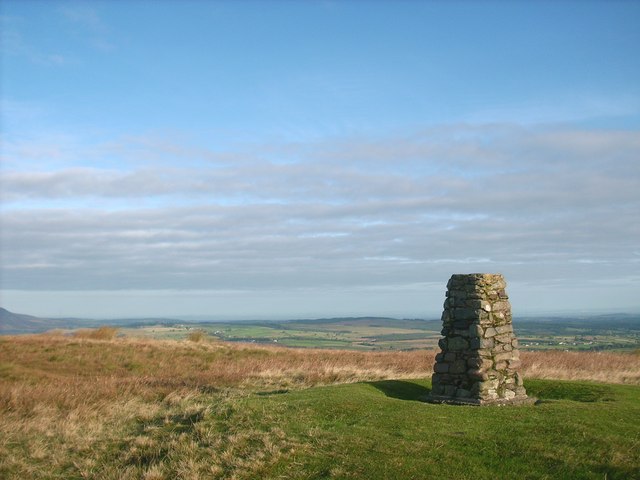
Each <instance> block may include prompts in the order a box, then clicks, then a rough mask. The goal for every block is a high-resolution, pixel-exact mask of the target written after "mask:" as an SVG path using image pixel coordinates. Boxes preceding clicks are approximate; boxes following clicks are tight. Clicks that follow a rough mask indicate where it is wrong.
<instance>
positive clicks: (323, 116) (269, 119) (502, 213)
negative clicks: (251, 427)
mask: <svg viewBox="0 0 640 480" xmlns="http://www.w3.org/2000/svg"><path fill="white" fill-rule="evenodd" d="M0 27H1V31H2V32H1V34H0V35H1V42H0V45H1V48H2V51H1V52H0V59H1V60H0V61H1V62H2V63H1V67H2V68H1V69H0V70H1V73H0V79H1V83H2V88H1V89H0V100H1V106H2V108H1V112H2V113H1V122H2V136H1V139H0V140H1V141H0V154H1V157H2V163H1V167H0V173H1V178H0V182H1V183H0V199H1V201H2V209H1V210H0V227H1V228H0V261H1V262H0V263H1V267H0V290H1V292H0V305H2V306H3V307H4V308H7V309H9V310H10V311H15V312H19V313H29V314H33V315H41V316H49V317H69V316H76V317H77V316H79V317H82V316H89V315H90V316H91V318H117V317H120V318H122V317H131V316H135V317H156V316H169V317H171V316H175V315H213V314H215V315H218V316H220V317H228V316H232V315H233V316H236V317H244V318H255V317H259V318H266V317H269V318H276V317H277V318H301V317H303V318H316V317H327V316H361V315H380V316H391V317H417V318H423V317H425V316H435V317H437V316H438V315H439V314H440V312H441V307H442V302H443V301H444V294H445V290H446V283H447V280H448V279H449V277H450V276H451V275H452V274H455V273H472V272H487V273H502V274H503V275H504V276H505V279H506V281H507V292H508V293H509V295H510V297H511V303H512V308H513V312H514V315H519V314H525V312H528V313H526V314H530V313H532V312H533V313H535V312H553V311H559V312H561V311H574V310H575V311H586V312H589V311H598V312H608V311H611V312H625V311H639V310H640V295H639V292H640V161H639V159H640V56H639V55H638V54H637V46H638V45H640V2H512V3H509V2H405V1H400V2H391V1H389V2H385V1H359V2H327V1H309V2H290V1H261V2H257V1H255V2H254V1H243V2H230V1H229V2H225V1H219V2H201V1H184V2H178V1H171V0H166V1H163V2H146V1H127V2H109V1H91V2H89V1H73V2H68V1H56V0H53V1H48V2H35V1H33V2H29V1H16V0H7V1H4V2H2V7H1V11H0Z"/></svg>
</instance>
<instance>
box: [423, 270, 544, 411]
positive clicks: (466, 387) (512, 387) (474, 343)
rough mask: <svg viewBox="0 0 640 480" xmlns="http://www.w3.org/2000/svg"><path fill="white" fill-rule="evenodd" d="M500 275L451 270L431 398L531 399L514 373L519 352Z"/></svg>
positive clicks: (467, 401)
mask: <svg viewBox="0 0 640 480" xmlns="http://www.w3.org/2000/svg"><path fill="white" fill-rule="evenodd" d="M505 287H506V283H505V281H504V278H503V277H502V275H499V274H488V273H474V274H469V275H453V276H452V277H451V279H450V280H449V283H448V284H447V299H446V300H445V302H444V311H443V313H442V324H443V328H442V335H443V338H441V339H440V342H439V343H438V345H439V346H440V348H441V349H442V351H441V352H440V353H438V354H437V355H436V363H435V365H434V368H433V370H434V374H433V377H432V390H431V395H430V396H429V398H428V400H429V401H431V402H434V403H453V404H471V405H493V404H499V405H501V404H520V403H531V402H533V401H535V399H532V398H529V397H527V392H526V390H525V388H524V386H523V383H522V377H521V376H520V374H519V373H518V371H517V370H518V367H519V366H520V353H519V352H518V340H517V339H516V337H515V335H514V333H513V326H512V324H511V305H510V303H509V297H508V296H507V294H506V292H505Z"/></svg>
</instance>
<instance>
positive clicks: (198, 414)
mask: <svg viewBox="0 0 640 480" xmlns="http://www.w3.org/2000/svg"><path fill="white" fill-rule="evenodd" d="M90 333H91V332H84V334H83V338H73V337H63V336H55V335H53V336H44V335H42V336H23V337H3V338H2V339H0V478H7V479H13V478H16V479H18V478H34V479H41V478H42V479H44V478H65V479H67V478H71V479H73V478H101V479H108V478H113V479H120V478H124V479H126V478H131V479H133V478H145V479H174V478H184V479H193V478H237V479H246V478H256V479H258V478H296V479H297V478H309V479H311V478H362V479H376V478H379V479H383V478H384V479H387V478H398V479H400V478H402V479H405V478H439V477H443V478H459V479H464V478H473V479H484V478H487V479H489V478H492V479H493V478H530V479H538V478H539V479H543V478H547V479H548V478H567V479H569V478H571V479H574V478H586V479H589V478H593V479H596V478H597V479H602V478H607V479H616V478H619V479H623V478H624V479H628V478H639V477H640V454H639V453H638V451H639V449H638V442H639V441H640V424H639V423H638V422H637V421H636V419H637V418H640V356H639V355H631V354H614V353H608V354H604V353H571V352H523V362H524V373H525V385H526V386H527V388H528V390H529V392H531V393H533V394H534V395H536V396H538V397H539V398H540V399H541V402H540V403H539V404H538V405H536V406H527V407H518V408H514V407H486V408H473V407H453V406H446V405H431V404H425V403H422V402H421V401H419V400H420V398H422V397H423V396H424V395H425V394H427V393H428V391H429V388H430V383H429V380H428V378H429V376H430V370H431V367H432V363H433V356H434V352H432V351H411V352H355V351H328V350H312V349H306V350H300V349H284V348H277V347H264V346H262V347H259V346H251V345H241V344H228V343H223V342H208V341H199V342H194V341H191V342H190V341H181V342H176V341H157V340H156V341H153V340H131V339H112V340H96V339H94V338H91V337H92V335H90ZM106 333H109V332H106ZM111 333H112V332H111ZM102 334H105V332H102ZM99 336H100V335H98V337H99ZM104 336H106V335H104ZM94 337H95V336H94ZM558 372H561V373H562V375H563V378H582V379H589V378H593V379H601V378H606V379H608V381H610V382H619V383H626V384H627V385H622V384H618V385H616V384H612V383H596V382H593V381H584V380H583V381H571V382H568V381H558V380H550V379H545V380H542V379H539V378H543V377H547V378H548V377H554V376H560V375H558V374H557V373H558ZM533 377H538V379H535V378H533Z"/></svg>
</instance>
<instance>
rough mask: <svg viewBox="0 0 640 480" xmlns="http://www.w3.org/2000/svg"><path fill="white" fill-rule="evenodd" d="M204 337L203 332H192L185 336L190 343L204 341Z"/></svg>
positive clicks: (205, 334) (205, 333)
mask: <svg viewBox="0 0 640 480" xmlns="http://www.w3.org/2000/svg"><path fill="white" fill-rule="evenodd" d="M206 336H207V332H205V331H204V330H194V331H193V332H189V335H187V339H188V340H190V341H192V342H200V341H202V340H204V339H205V337H206Z"/></svg>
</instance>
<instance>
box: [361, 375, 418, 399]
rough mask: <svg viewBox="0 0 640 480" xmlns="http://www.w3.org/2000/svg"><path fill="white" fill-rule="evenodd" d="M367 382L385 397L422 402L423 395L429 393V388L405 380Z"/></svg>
mask: <svg viewBox="0 0 640 480" xmlns="http://www.w3.org/2000/svg"><path fill="white" fill-rule="evenodd" d="M367 383H368V384H369V385H371V386H373V387H375V388H377V389H378V390H380V391H381V392H382V393H384V394H385V395H386V396H387V397H390V398H397V399H399V400H410V401H414V402H423V401H424V399H425V397H426V396H427V395H429V393H431V389H430V388H427V387H425V386H424V385H420V384H418V383H414V382H408V381H406V380H380V381H378V382H367Z"/></svg>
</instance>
